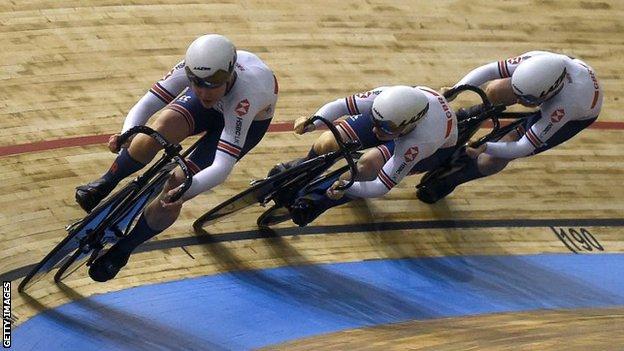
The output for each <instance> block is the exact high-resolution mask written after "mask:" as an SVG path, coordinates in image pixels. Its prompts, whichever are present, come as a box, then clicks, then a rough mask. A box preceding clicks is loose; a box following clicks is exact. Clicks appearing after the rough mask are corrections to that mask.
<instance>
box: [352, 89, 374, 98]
mask: <svg viewBox="0 0 624 351" xmlns="http://www.w3.org/2000/svg"><path fill="white" fill-rule="evenodd" d="M372 94H373V92H372V91H365V92H363V93H358V94H355V96H357V97H359V98H360V99H366V98H367V97H369V96H371V95H372Z"/></svg>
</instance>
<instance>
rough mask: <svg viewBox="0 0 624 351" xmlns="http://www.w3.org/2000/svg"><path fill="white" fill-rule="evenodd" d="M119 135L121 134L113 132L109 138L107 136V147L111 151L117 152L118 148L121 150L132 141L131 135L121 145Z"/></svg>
mask: <svg viewBox="0 0 624 351" xmlns="http://www.w3.org/2000/svg"><path fill="white" fill-rule="evenodd" d="M120 136H121V134H113V135H111V136H110V138H108V149H109V150H110V151H111V152H112V153H115V154H116V153H118V152H119V150H121V148H122V147H123V148H127V147H129V146H130V142H131V141H132V137H130V138H128V140H127V141H126V142H125V143H124V144H123V145H119V137H120ZM133 137H134V135H133Z"/></svg>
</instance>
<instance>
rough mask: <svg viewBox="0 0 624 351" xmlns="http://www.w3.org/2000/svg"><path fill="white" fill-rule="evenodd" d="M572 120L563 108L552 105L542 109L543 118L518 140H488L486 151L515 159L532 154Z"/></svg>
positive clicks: (486, 152)
mask: <svg viewBox="0 0 624 351" xmlns="http://www.w3.org/2000/svg"><path fill="white" fill-rule="evenodd" d="M569 120H571V118H570V116H569V115H566V114H565V111H564V109H563V108H558V107H557V106H552V107H550V108H547V109H543V110H542V118H540V120H539V121H537V122H535V124H533V125H532V126H531V128H529V129H528V130H527V131H526V133H524V135H523V136H522V138H520V140H518V141H512V142H488V143H486V148H485V151H484V153H485V154H488V155H490V156H494V157H498V158H506V159H514V158H520V157H526V156H529V155H532V154H533V152H534V151H535V149H537V148H539V147H541V146H542V145H544V144H545V143H546V142H547V141H548V139H550V138H551V137H552V136H553V135H554V134H555V133H556V132H557V131H558V130H559V129H561V127H563V125H564V124H565V123H566V122H568V121H569Z"/></svg>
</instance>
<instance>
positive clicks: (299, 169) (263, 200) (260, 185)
mask: <svg viewBox="0 0 624 351" xmlns="http://www.w3.org/2000/svg"><path fill="white" fill-rule="evenodd" d="M316 120H320V121H322V122H323V123H324V124H326V125H327V127H328V128H329V130H330V131H331V132H332V133H333V134H334V137H335V138H336V141H337V143H338V146H339V150H338V151H332V152H329V153H327V154H324V155H320V156H317V157H315V158H313V159H310V160H307V161H305V162H303V163H301V164H299V165H297V166H295V167H293V168H290V169H287V170H285V171H283V172H281V173H278V174H275V175H273V176H271V177H268V178H265V179H262V180H259V181H254V182H252V186H251V187H250V188H248V189H246V190H244V191H242V192H241V193H239V194H236V195H234V196H233V197H231V198H229V199H228V200H226V201H224V202H222V203H221V204H219V205H217V206H216V207H215V208H213V209H212V210H210V211H208V212H206V213H205V214H204V215H202V216H201V217H199V218H198V219H197V220H196V221H195V222H194V223H193V229H194V230H195V232H196V233H206V232H205V230H204V229H203V227H204V226H207V225H210V224H212V223H214V222H215V221H217V220H220V219H223V218H225V217H227V216H230V215H232V214H234V213H236V212H238V211H240V210H242V209H245V208H247V207H249V206H252V205H254V204H256V203H260V204H261V205H262V206H266V204H268V203H269V202H270V201H274V202H275V205H274V206H272V207H271V209H276V208H281V207H285V206H289V205H290V203H291V202H292V201H293V200H294V199H293V196H294V195H295V194H296V193H297V192H298V191H300V190H301V189H303V188H304V187H306V186H307V185H309V184H314V182H315V181H317V180H318V179H319V177H320V176H321V175H322V174H323V173H325V172H326V171H327V170H328V169H329V168H330V167H331V166H332V165H334V164H335V163H336V162H337V161H338V160H339V159H340V158H345V159H346V160H347V164H348V165H347V166H344V167H342V168H341V169H340V170H342V171H343V172H344V171H346V170H348V169H350V170H351V175H352V178H351V180H350V181H349V182H348V183H347V184H345V185H344V186H342V188H343V189H346V188H348V187H350V186H351V185H352V184H353V182H354V178H355V177H356V176H357V166H356V164H355V161H354V160H353V157H352V156H351V153H352V152H354V151H356V150H357V149H358V148H359V144H357V143H353V142H351V143H345V142H343V141H342V139H341V138H340V133H339V132H338V130H337V129H336V127H335V126H334V125H333V123H331V122H329V121H327V120H325V119H324V118H322V117H320V116H314V117H313V118H312V119H310V121H309V123H313V122H314V121H316ZM334 172H336V171H334ZM271 209H269V210H271Z"/></svg>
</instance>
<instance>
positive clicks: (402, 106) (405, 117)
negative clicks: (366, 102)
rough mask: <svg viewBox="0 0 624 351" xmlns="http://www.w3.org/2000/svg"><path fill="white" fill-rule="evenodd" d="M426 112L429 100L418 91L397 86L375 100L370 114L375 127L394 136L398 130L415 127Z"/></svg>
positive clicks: (388, 89) (386, 90) (382, 93)
mask: <svg viewBox="0 0 624 351" xmlns="http://www.w3.org/2000/svg"><path fill="white" fill-rule="evenodd" d="M428 110H429V100H428V99H427V96H425V94H424V93H423V92H422V91H420V89H418V88H413V87H408V86H405V85H397V86H393V87H390V88H387V89H385V90H384V91H382V92H381V93H380V94H379V96H377V98H375V100H374V101H373V107H372V111H371V114H372V117H373V123H374V125H375V127H377V128H379V129H381V130H382V131H383V132H384V133H387V134H394V133H395V132H396V131H397V130H398V129H400V128H403V127H407V126H410V125H415V124H416V123H417V122H418V121H419V120H421V119H422V118H423V117H424V116H425V115H426V114H427V111H428Z"/></svg>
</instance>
